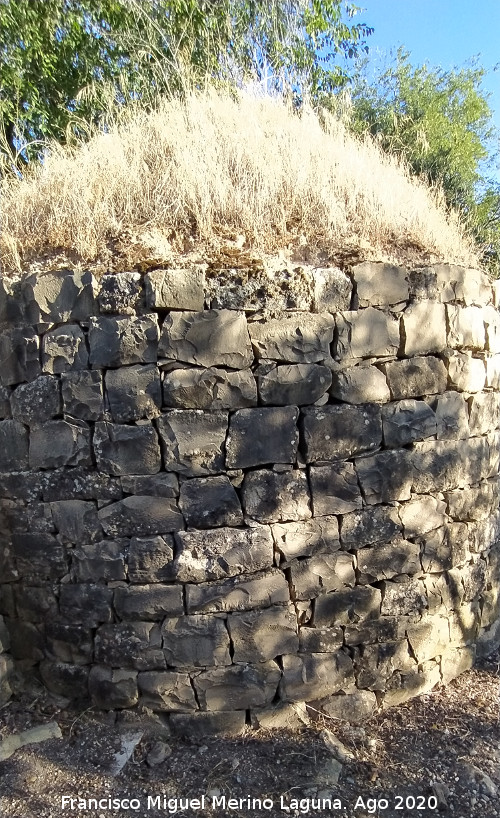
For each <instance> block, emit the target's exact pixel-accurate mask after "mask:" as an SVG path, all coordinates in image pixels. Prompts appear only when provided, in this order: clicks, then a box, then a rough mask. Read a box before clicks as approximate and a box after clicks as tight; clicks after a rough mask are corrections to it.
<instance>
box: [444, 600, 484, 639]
mask: <svg viewBox="0 0 500 818" xmlns="http://www.w3.org/2000/svg"><path fill="white" fill-rule="evenodd" d="M449 625H450V643H449V647H450V648H456V647H462V646H465V645H472V644H473V643H474V642H475V641H476V639H477V634H478V629H479V622H478V611H477V608H476V607H474V606H471V605H460V607H459V608H458V610H456V611H452V612H450V615H449Z"/></svg>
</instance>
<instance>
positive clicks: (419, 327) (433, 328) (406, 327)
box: [402, 301, 446, 357]
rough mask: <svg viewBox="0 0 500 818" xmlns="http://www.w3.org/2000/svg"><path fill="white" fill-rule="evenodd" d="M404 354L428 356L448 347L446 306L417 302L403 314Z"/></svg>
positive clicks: (408, 355)
mask: <svg viewBox="0 0 500 818" xmlns="http://www.w3.org/2000/svg"><path fill="white" fill-rule="evenodd" d="M402 322H403V323H402V328H403V345H404V354H405V355H406V356H407V357H410V356H411V355H427V354H428V353H429V352H441V351H442V350H443V349H445V347H446V311H445V306H444V304H438V303H436V302H435V301H417V302H416V303H415V304H412V305H411V306H410V307H408V309H407V310H406V311H405V312H404V313H403V318H402Z"/></svg>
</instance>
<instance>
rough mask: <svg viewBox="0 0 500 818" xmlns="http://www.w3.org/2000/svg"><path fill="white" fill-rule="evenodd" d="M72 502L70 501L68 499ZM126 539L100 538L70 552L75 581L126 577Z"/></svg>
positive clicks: (103, 580)
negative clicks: (98, 540)
mask: <svg viewBox="0 0 500 818" xmlns="http://www.w3.org/2000/svg"><path fill="white" fill-rule="evenodd" d="M70 502H72V501H70ZM127 547H128V540H123V539H122V540H102V541H101V542H98V543H92V544H91V545H82V546H80V547H78V548H75V550H74V551H73V552H72V555H71V564H72V576H73V578H74V579H75V580H76V582H116V581H119V580H125V579H126V573H125V551H126V548H127Z"/></svg>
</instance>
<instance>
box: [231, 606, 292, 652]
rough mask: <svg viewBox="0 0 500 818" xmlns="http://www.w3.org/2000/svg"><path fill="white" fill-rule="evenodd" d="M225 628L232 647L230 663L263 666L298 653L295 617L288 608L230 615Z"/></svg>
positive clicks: (290, 607) (290, 608)
mask: <svg viewBox="0 0 500 818" xmlns="http://www.w3.org/2000/svg"><path fill="white" fill-rule="evenodd" d="M227 626H228V629H229V633H230V636H231V641H232V644H233V651H234V654H233V660H234V662H235V663H237V664H241V663H244V662H249V663H252V662H266V661H268V660H269V659H275V658H276V657H277V656H281V655H283V654H286V653H296V652H297V651H298V649H299V638H298V636H297V617H296V615H295V611H294V608H293V606H292V605H290V606H289V607H288V608H267V609H266V610H264V611H247V612H246V613H232V614H229V616H228V618H227Z"/></svg>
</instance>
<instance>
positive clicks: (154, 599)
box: [114, 585, 184, 621]
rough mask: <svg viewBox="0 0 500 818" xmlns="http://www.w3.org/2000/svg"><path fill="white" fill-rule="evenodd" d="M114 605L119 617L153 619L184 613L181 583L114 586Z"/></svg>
mask: <svg viewBox="0 0 500 818" xmlns="http://www.w3.org/2000/svg"><path fill="white" fill-rule="evenodd" d="M114 607H115V611H116V613H117V614H118V616H119V617H120V619H132V620H135V619H140V620H142V619H145V620H148V621H155V620H158V619H163V618H164V617H165V616H176V615H177V614H182V613H184V605H183V602H182V586H181V585H128V586H123V587H119V588H115V592H114Z"/></svg>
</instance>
